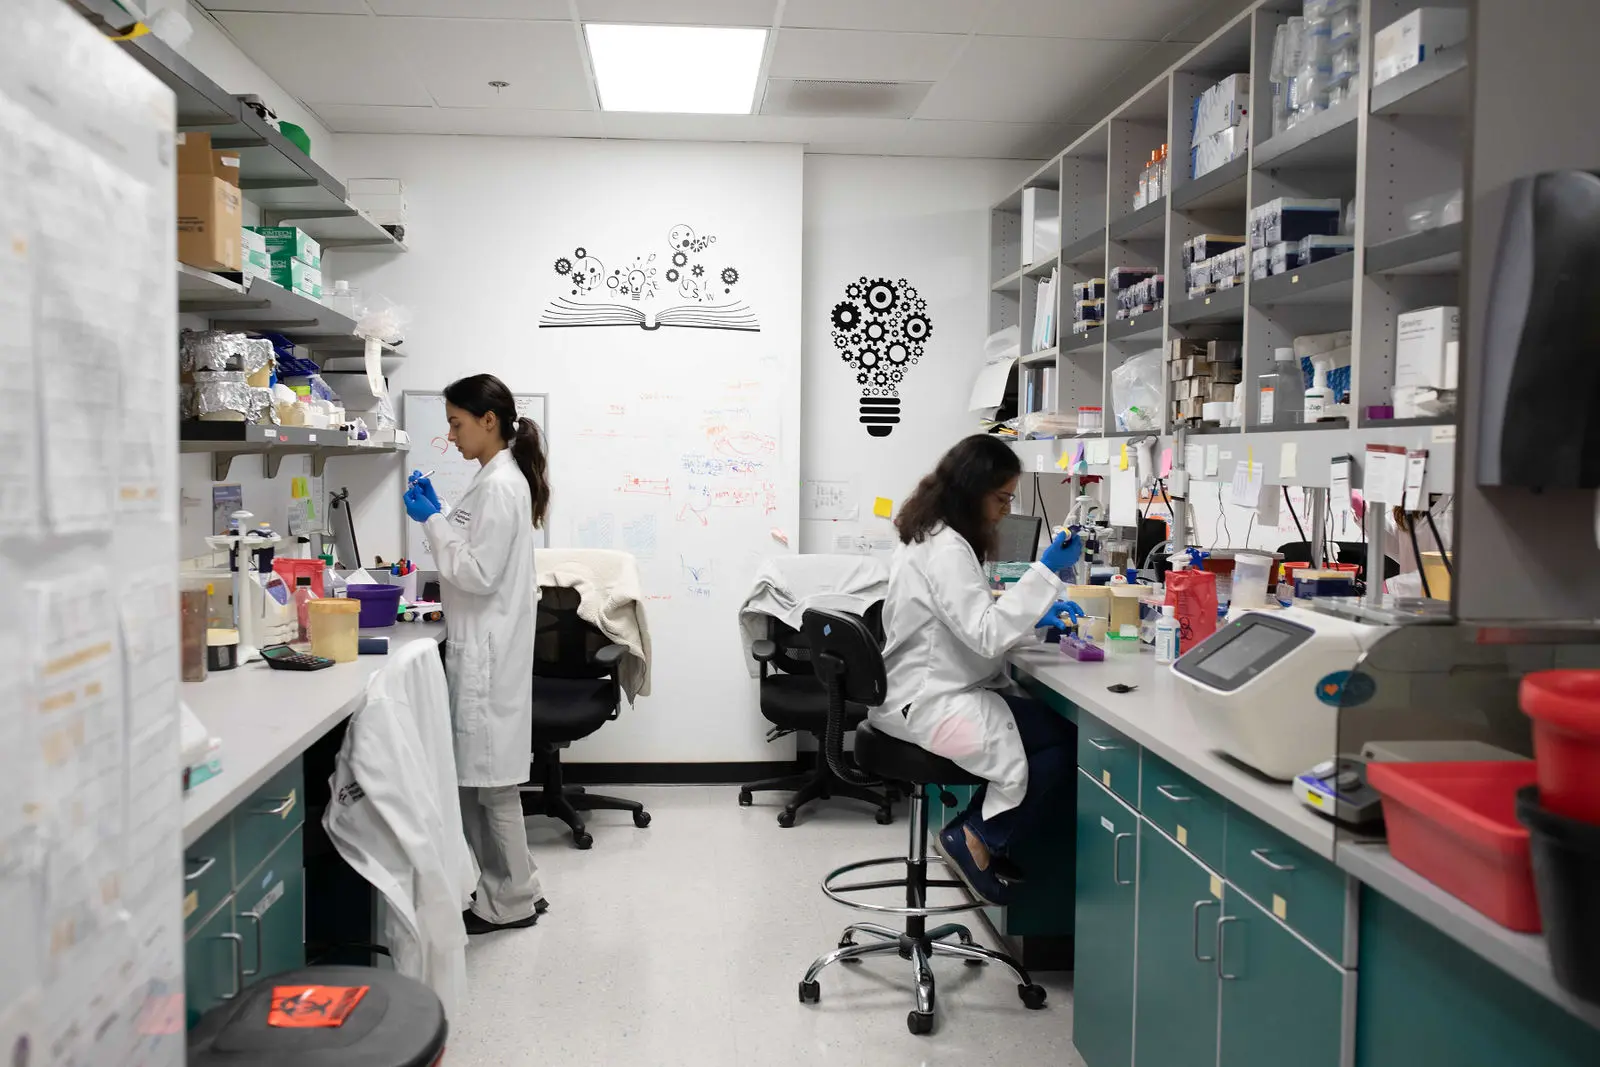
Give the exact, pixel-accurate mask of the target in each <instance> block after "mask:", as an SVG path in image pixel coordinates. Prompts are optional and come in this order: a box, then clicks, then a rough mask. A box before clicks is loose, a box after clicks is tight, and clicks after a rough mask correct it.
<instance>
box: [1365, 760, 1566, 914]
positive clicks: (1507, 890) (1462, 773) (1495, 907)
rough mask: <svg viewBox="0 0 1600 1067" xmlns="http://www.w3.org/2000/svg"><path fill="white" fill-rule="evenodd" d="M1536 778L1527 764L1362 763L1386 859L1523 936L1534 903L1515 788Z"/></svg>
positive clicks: (1525, 836)
mask: <svg viewBox="0 0 1600 1067" xmlns="http://www.w3.org/2000/svg"><path fill="white" fill-rule="evenodd" d="M1536 773H1537V772H1536V771H1535V769H1534V765H1533V762H1532V761H1508V762H1496V763H1476V762H1470V763H1372V764H1368V765H1367V781H1368V782H1369V783H1370V784H1371V785H1372V788H1374V789H1376V790H1377V791H1378V792H1379V794H1381V795H1382V797H1383V818H1384V822H1385V824H1386V825H1387V826H1388V830H1389V851H1390V852H1392V853H1394V858H1395V859H1397V860H1399V861H1400V862H1401V863H1403V864H1405V865H1406V866H1407V867H1410V868H1411V869H1412V870H1414V871H1416V872H1417V873H1418V874H1420V875H1422V877H1424V878H1426V879H1428V881H1430V882H1432V883H1434V884H1435V885H1437V886H1438V887H1439V888H1440V889H1443V890H1444V891H1445V892H1447V893H1449V894H1451V895H1452V896H1455V897H1459V898H1460V899H1462V900H1464V901H1465V902H1466V903H1468V904H1470V905H1472V907H1474V908H1476V909H1477V910H1478V911H1481V912H1482V913H1483V914H1485V915H1487V916H1488V917H1489V918H1491V919H1493V920H1494V921H1495V922H1497V923H1499V924H1500V925H1501V926H1504V927H1507V928H1509V929H1512V930H1518V931H1521V932H1523V933H1536V932H1538V930H1539V928H1540V927H1539V901H1538V898H1537V896H1536V895H1535V893H1534V888H1533V865H1532V861H1531V860H1530V859H1529V854H1528V831H1527V830H1526V829H1525V828H1524V827H1523V825H1522V824H1521V823H1519V822H1518V821H1517V810H1516V809H1517V790H1518V789H1521V788H1522V787H1523V786H1525V785H1532V784H1533V782H1534V778H1535V775H1536Z"/></svg>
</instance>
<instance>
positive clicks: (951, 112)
mask: <svg viewBox="0 0 1600 1067" xmlns="http://www.w3.org/2000/svg"><path fill="white" fill-rule="evenodd" d="M1149 48H1150V46H1149V45H1148V44H1146V43H1143V42H1136V41H1078V40H1067V39H1060V38H1044V37H981V36H980V37H974V38H972V39H971V41H970V43H969V44H968V46H967V47H966V49H964V50H963V51H962V53H961V56H960V58H959V59H957V60H956V64H955V66H954V67H953V68H951V70H950V72H949V74H947V75H946V76H945V77H944V78H942V79H940V81H939V84H937V85H935V86H934V87H933V89H932V91H930V92H929V93H928V96H927V98H926V99H924V100H923V102H922V106H921V107H920V108H918V109H917V114H916V116H915V117H916V118H919V119H964V120H969V121H980V122H983V121H989V122H1031V123H1049V122H1060V121H1063V120H1064V119H1066V118H1067V117H1068V116H1070V115H1071V114H1072V113H1073V112H1074V111H1075V110H1076V109H1077V108H1078V107H1080V106H1081V105H1082V104H1083V103H1085V102H1086V100H1087V99H1088V98H1089V97H1091V96H1093V95H1094V93H1095V92H1096V90H1098V89H1099V88H1100V87H1101V86H1102V85H1103V84H1104V83H1106V82H1108V81H1110V80H1111V79H1113V78H1115V77H1116V76H1117V75H1118V74H1119V73H1120V72H1121V71H1122V69H1123V68H1124V67H1126V66H1127V65H1128V64H1129V63H1131V62H1132V61H1134V60H1136V59H1138V58H1139V56H1141V55H1142V54H1144V53H1145V52H1147V51H1148V50H1149Z"/></svg>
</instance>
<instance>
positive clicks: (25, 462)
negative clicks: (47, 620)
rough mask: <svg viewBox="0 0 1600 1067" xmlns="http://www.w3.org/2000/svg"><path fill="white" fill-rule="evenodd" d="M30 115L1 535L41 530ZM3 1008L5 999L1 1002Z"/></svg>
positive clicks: (7, 210)
mask: <svg viewBox="0 0 1600 1067" xmlns="http://www.w3.org/2000/svg"><path fill="white" fill-rule="evenodd" d="M36 121H37V120H35V119H34V118H33V117H32V115H30V114H29V113H27V112H25V111H23V110H22V109H21V108H19V107H17V106H16V105H15V104H13V103H12V102H11V101H10V99H9V98H7V97H6V96H5V94H3V93H0V188H5V189H7V190H13V191H15V192H13V193H11V194H8V195H7V196H4V197H0V534H20V535H27V534H32V533H34V532H35V531H36V530H37V529H38V525H39V521H40V507H41V505H42V501H41V500H40V493H39V449H38V397H37V393H36V389H37V374H36V372H35V370H34V358H33V344H34V338H33V332H34V292H35V290H34V268H33V259H34V250H33V247H32V246H33V241H32V239H31V238H32V226H31V223H30V222H29V220H28V209H29V206H30V205H29V201H28V199H27V198H26V189H27V183H26V182H25V180H24V177H25V175H24V166H23V164H24V161H25V160H26V158H27V153H26V151H25V140H24V130H26V129H27V128H28V127H30V126H31V125H32V124H34V123H35V122H36ZM0 1003H4V1000H0Z"/></svg>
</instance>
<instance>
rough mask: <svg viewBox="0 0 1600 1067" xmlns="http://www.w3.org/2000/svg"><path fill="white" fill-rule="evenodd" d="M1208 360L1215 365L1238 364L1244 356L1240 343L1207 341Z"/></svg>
mask: <svg viewBox="0 0 1600 1067" xmlns="http://www.w3.org/2000/svg"><path fill="white" fill-rule="evenodd" d="M1206 358H1207V359H1209V360H1210V361H1211V362H1213V363H1237V362H1239V361H1240V360H1241V359H1243V358H1244V356H1243V354H1242V353H1241V352H1240V348H1239V342H1238V341H1207V342H1206Z"/></svg>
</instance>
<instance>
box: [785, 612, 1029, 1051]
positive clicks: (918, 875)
mask: <svg viewBox="0 0 1600 1067" xmlns="http://www.w3.org/2000/svg"><path fill="white" fill-rule="evenodd" d="M802 629H803V631H804V633H805V636H806V639H807V641H808V642H809V643H810V646H811V662H812V665H813V666H814V667H815V668H816V672H817V676H818V677H819V678H821V679H822V682H823V685H824V687H825V688H826V691H827V694H828V718H827V730H826V735H825V738H824V742H823V753H824V755H825V756H826V759H827V762H828V765H829V766H830V767H832V768H833V772H834V773H835V774H836V775H838V776H839V777H840V778H841V779H842V780H844V781H847V782H865V781H870V780H872V779H874V778H881V779H883V780H885V781H889V782H895V783H899V784H900V785H901V787H902V788H903V789H904V790H905V791H906V795H907V796H909V797H910V798H911V828H910V833H911V842H910V846H909V848H908V849H907V850H906V854H905V855H904V856H890V857H887V858H884V859H873V860H861V861H858V862H856V863H850V864H846V865H845V866H843V867H840V868H839V869H837V870H835V871H833V872H831V873H830V874H829V875H828V876H827V877H826V878H824V879H823V880H822V891H823V893H825V894H826V895H827V896H828V897H829V898H830V899H832V900H835V901H838V902H839V903H840V904H843V905H845V906H846V907H850V908H855V909H857V910H861V911H875V912H878V913H880V914H887V915H903V916H905V919H906V927H905V930H903V931H901V930H895V929H893V928H891V927H888V926H880V925H878V924H877V923H852V924H850V925H849V926H847V927H845V930H844V935H843V936H842V937H841V938H840V939H839V947H838V948H836V949H835V950H833V951H832V952H828V953H826V954H824V955H822V956H819V957H818V958H817V960H816V961H815V962H814V963H812V964H811V967H810V969H809V970H807V971H806V975H805V977H804V978H802V979H801V980H800V1002H801V1003H802V1004H815V1003H816V1002H817V1001H818V1000H820V999H821V997H822V988H821V986H820V985H819V984H818V982H817V976H818V975H819V974H821V973H822V970H823V969H824V968H826V967H828V966H830V965H832V964H835V963H840V962H843V963H852V962H855V961H857V960H860V959H862V958H863V957H866V956H879V955H888V954H890V953H894V954H895V955H898V956H899V957H901V958H902V959H908V960H910V961H911V963H912V974H913V975H914V978H915V981H916V1007H915V1008H914V1009H913V1010H912V1012H911V1013H910V1014H909V1015H908V1016H906V1025H907V1027H909V1028H910V1030H911V1032H912V1033H913V1034H927V1033H931V1032H932V1031H933V1007H934V988H933V970H932V968H931V967H930V966H929V961H930V960H931V959H932V958H933V957H934V956H956V957H959V958H960V959H963V960H965V961H967V962H968V963H969V964H973V965H974V966H977V965H981V964H985V963H990V962H993V963H999V964H1002V965H1003V966H1005V967H1006V968H1007V969H1009V970H1010V971H1011V973H1012V974H1013V975H1015V976H1016V979H1017V995H1018V996H1019V997H1021V998H1022V1003H1023V1006H1024V1007H1027V1008H1030V1009H1038V1008H1042V1007H1044V1001H1045V990H1044V987H1043V986H1039V985H1035V984H1034V983H1033V979H1032V978H1030V977H1029V976H1028V972H1027V971H1026V970H1024V969H1023V967H1022V965H1021V964H1020V963H1018V962H1017V961H1016V960H1015V959H1013V958H1012V957H1011V956H1009V955H1007V954H1006V953H1004V952H998V951H996V950H994V949H989V948H984V947H982V946H981V945H979V944H977V943H976V942H975V941H974V940H973V938H972V931H971V930H969V929H967V928H966V927H965V926H962V925H960V924H958V923H946V924H944V925H942V926H937V927H935V928H934V929H932V930H930V929H928V928H927V920H928V917H929V916H938V915H950V914H954V913H956V912H962V911H974V910H976V909H978V908H980V907H982V906H983V905H982V904H980V903H977V902H973V901H969V902H968V903H964V904H963V903H956V904H939V905H934V904H929V903H928V890H929V889H960V888H961V887H962V883H961V882H959V881H957V880H955V879H953V878H948V879H938V880H934V881H930V880H929V879H928V801H927V797H926V796H925V795H924V787H926V786H928V785H977V784H979V783H981V782H982V781H983V779H981V778H978V777H977V776H976V775H973V774H969V773H968V772H966V771H964V770H962V769H961V768H960V767H957V766H956V765H955V764H954V763H951V762H950V761H949V760H947V759H945V758H943V757H942V756H936V755H934V754H933V753H931V752H929V751H927V750H926V749H923V748H920V747H918V746H917V745H913V744H911V743H910V742H907V741H898V740H895V739H894V738H892V737H889V736H887V735H886V734H882V733H880V732H878V731H877V730H874V729H873V728H872V727H871V725H869V724H867V723H864V722H863V723H861V724H860V725H859V726H856V727H855V734H856V738H855V763H854V765H852V764H851V763H850V762H849V761H848V760H847V758H846V756H845V754H844V732H845V730H846V729H848V728H849V724H850V722H852V721H859V720H858V719H857V717H858V716H860V715H865V713H866V709H867V708H869V707H875V706H877V705H879V704H882V703H883V699H884V696H885V694H886V693H887V691H888V681H887V678H886V675H885V672H884V666H883V653H882V651H881V649H880V647H879V644H878V640H877V639H876V637H875V636H874V635H873V634H872V633H871V631H869V630H868V629H867V627H866V625H865V624H863V623H862V621H861V620H860V619H858V618H856V617H855V616H854V615H846V614H844V613H842V612H832V611H819V610H815V609H813V610H811V611H807V612H806V613H805V616H804V619H803V621H802ZM858 768H859V769H858ZM947 803H954V798H953V797H951V798H949V800H948V801H947ZM934 858H935V860H937V861H938V862H941V863H943V862H944V861H943V860H942V859H941V858H939V857H937V856H936V857H934ZM897 864H905V877H904V878H895V879H890V880H887V881H875V882H857V883H852V884H849V885H840V884H838V881H839V879H840V878H842V877H844V876H845V875H847V874H850V873H851V872H853V871H859V870H862V869H864V868H867V867H884V866H891V865H897ZM900 887H904V888H905V892H906V904H905V907H903V908H902V907H891V906H886V905H883V904H878V903H876V902H869V901H862V900H856V899H852V898H850V897H847V896H846V895H845V894H847V893H851V892H865V891H869V890H881V889H897V888H900ZM858 935H865V936H866V937H868V938H871V939H872V940H871V941H869V942H867V943H865V944H858V943H857V942H856V937H857V936H858ZM951 938H954V939H955V941H954V943H952V942H951V940H950V939H951Z"/></svg>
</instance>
